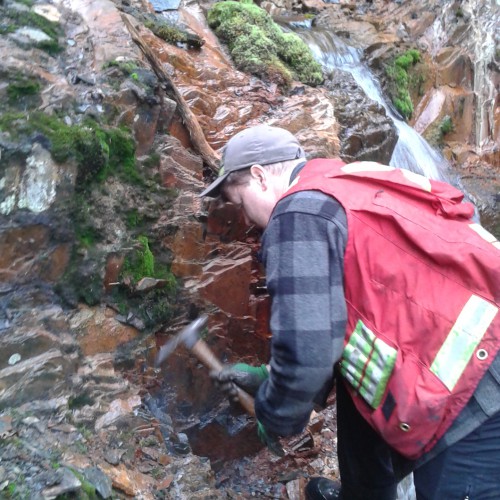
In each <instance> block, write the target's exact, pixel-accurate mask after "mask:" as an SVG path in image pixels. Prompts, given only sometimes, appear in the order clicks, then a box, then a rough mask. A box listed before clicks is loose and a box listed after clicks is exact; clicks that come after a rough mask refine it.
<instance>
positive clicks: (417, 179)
mask: <svg viewBox="0 0 500 500" xmlns="http://www.w3.org/2000/svg"><path fill="white" fill-rule="evenodd" d="M400 170H401V172H402V174H403V175H404V176H405V177H406V178H407V179H408V180H409V181H410V182H413V184H416V185H417V186H418V187H420V188H422V189H423V190H424V191H429V193H430V192H431V180H430V179H427V177H424V176H423V175H420V174H416V173H415V172H412V171H410V170H407V169H406V168H401V169H400Z"/></svg>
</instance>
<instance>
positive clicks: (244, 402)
mask: <svg viewBox="0 0 500 500" xmlns="http://www.w3.org/2000/svg"><path fill="white" fill-rule="evenodd" d="M207 323H208V316H206V315H203V316H200V317H199V318H197V319H195V320H194V321H192V322H191V323H189V324H188V325H187V326H185V327H184V328H183V329H182V330H181V331H180V332H179V333H178V334H176V335H175V336H174V337H173V338H172V339H170V340H169V341H168V342H166V343H165V344H164V345H163V346H162V347H160V350H159V351H158V354H157V355H156V359H155V367H156V368H158V367H159V366H160V365H161V364H162V363H163V362H164V361H165V360H166V359H167V358H168V356H170V354H172V353H173V352H174V351H175V350H176V349H177V347H178V346H179V345H184V346H185V347H187V348H188V349H189V350H190V351H191V352H192V353H193V354H194V355H195V356H196V357H197V358H198V360H199V361H200V362H201V363H202V364H204V365H205V366H206V367H207V368H208V369H209V370H211V371H215V372H219V371H221V370H222V368H223V365H222V363H221V362H220V361H219V359H218V358H217V356H215V354H214V353H213V351H212V350H211V349H210V347H209V346H208V344H207V343H206V342H205V341H204V340H203V339H202V338H201V333H202V331H203V329H204V328H205V327H206V326H207ZM235 386H236V391H237V393H238V399H239V402H240V404H241V406H242V407H243V408H244V409H245V411H246V412H247V413H248V414H250V415H251V416H252V417H255V407H254V400H253V397H252V396H250V394H248V393H247V392H245V391H244V390H243V389H241V388H240V387H238V386H237V385H235Z"/></svg>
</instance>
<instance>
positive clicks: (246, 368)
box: [210, 363, 269, 402]
mask: <svg viewBox="0 0 500 500" xmlns="http://www.w3.org/2000/svg"><path fill="white" fill-rule="evenodd" d="M210 377H211V378H212V379H213V381H214V382H215V384H216V385H217V388H218V389H219V390H220V391H222V392H223V393H224V394H225V395H226V396H227V397H228V398H229V399H230V400H231V401H235V402H236V401H238V393H237V391H236V387H235V384H236V385H237V386H239V387H240V388H241V389H243V390H244V391H245V392H248V394H250V395H252V396H255V394H256V393H257V390H258V389H259V387H260V384H262V382H264V380H266V379H267V378H268V377H269V372H268V371H267V368H266V365H261V366H251V365H247V364H246V363H236V364H235V365H230V366H225V367H224V368H223V369H222V370H220V371H212V372H210Z"/></svg>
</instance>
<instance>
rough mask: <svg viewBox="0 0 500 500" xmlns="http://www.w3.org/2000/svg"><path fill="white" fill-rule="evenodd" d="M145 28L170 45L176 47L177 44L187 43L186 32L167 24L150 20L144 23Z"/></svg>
mask: <svg viewBox="0 0 500 500" xmlns="http://www.w3.org/2000/svg"><path fill="white" fill-rule="evenodd" d="M144 26H145V27H146V28H148V29H150V30H151V31H152V32H153V33H154V34H155V35H156V36H157V37H159V38H161V39H162V40H165V41H166V42H168V43H170V44H173V45H176V44H177V43H186V42H187V37H186V33H185V32H183V31H182V30H180V29H179V28H177V27H176V26H173V25H171V24H168V23H166V22H161V21H158V20H155V21H151V20H148V21H146V22H145V23H144Z"/></svg>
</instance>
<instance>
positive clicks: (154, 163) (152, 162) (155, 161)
mask: <svg viewBox="0 0 500 500" xmlns="http://www.w3.org/2000/svg"><path fill="white" fill-rule="evenodd" d="M160 162H161V155H160V153H158V152H156V151H155V152H154V153H151V154H150V155H149V156H148V157H147V158H146V159H145V160H144V161H143V162H142V164H143V165H144V166H145V167H146V168H155V167H159V166H160Z"/></svg>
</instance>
